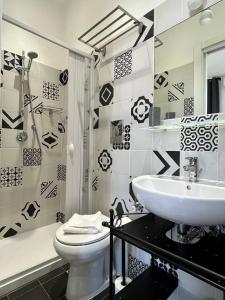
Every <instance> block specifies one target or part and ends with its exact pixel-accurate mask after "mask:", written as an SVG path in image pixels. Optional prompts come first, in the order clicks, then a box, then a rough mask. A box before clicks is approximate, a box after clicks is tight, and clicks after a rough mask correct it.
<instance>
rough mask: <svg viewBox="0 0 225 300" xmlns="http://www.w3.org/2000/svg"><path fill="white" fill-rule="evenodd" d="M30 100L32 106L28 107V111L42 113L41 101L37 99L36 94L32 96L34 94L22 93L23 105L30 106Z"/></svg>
mask: <svg viewBox="0 0 225 300" xmlns="http://www.w3.org/2000/svg"><path fill="white" fill-rule="evenodd" d="M31 102H32V106H33V108H32V109H30V108H29V111H30V112H32V111H33V112H34V113H36V114H42V112H43V102H40V101H39V97H38V96H34V95H28V94H25V95H24V107H30V106H29V105H30V103H31Z"/></svg>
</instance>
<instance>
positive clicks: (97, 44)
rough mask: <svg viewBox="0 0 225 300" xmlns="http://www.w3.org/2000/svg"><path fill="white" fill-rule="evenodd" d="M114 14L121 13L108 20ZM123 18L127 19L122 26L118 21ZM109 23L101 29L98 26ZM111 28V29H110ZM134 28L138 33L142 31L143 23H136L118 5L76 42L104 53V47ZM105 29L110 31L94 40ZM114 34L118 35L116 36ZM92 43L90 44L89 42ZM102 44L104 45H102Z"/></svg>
mask: <svg viewBox="0 0 225 300" xmlns="http://www.w3.org/2000/svg"><path fill="white" fill-rule="evenodd" d="M116 12H121V14H120V15H119V16H118V17H115V18H114V20H113V21H111V19H109V18H110V17H111V16H113V14H115V13H116ZM125 17H128V18H129V19H128V20H126V21H124V22H123V23H122V24H121V23H120V21H122V19H124V18H125ZM107 20H108V21H109V20H110V23H108V24H107V25H105V27H103V28H101V29H100V28H99V27H100V25H102V23H103V22H105V21H107ZM130 23H132V24H131V26H129V27H128V26H127V27H126V28H125V30H124V31H122V32H121V31H120V30H121V29H122V28H124V27H125V26H126V25H128V24H130ZM116 25H118V26H116ZM112 26H113V27H112ZM135 27H138V28H139V32H141V31H142V28H143V23H142V22H140V21H138V20H137V19H136V18H135V17H133V16H132V15H131V14H130V13H128V12H127V11H126V10H125V9H124V8H122V7H121V6H120V5H118V6H117V7H116V8H114V9H113V10H112V11H111V12H110V13H109V14H107V15H106V16H105V17H104V18H102V19H101V20H100V21H99V22H97V23H96V24H95V25H93V26H92V27H91V28H90V29H88V30H87V31H86V32H85V33H84V34H82V35H81V36H80V37H79V38H78V40H79V41H81V42H83V43H84V44H86V45H88V46H90V47H92V48H94V50H95V51H97V52H103V53H104V52H105V49H106V46H108V45H109V44H111V43H112V42H114V41H115V40H117V39H118V38H120V37H121V36H123V35H124V34H126V33H127V32H129V31H130V30H132V29H134V28H135ZM96 28H99V29H100V30H99V31H98V32H97V33H95V29H96ZM107 29H111V31H110V32H109V33H107V34H106V35H104V36H103V37H101V38H99V39H96V38H97V37H98V36H99V35H100V34H102V33H103V32H104V31H106V30H107ZM116 33H118V34H117V35H116ZM114 34H115V35H114ZM112 35H114V36H113V37H112V38H111V39H108V38H109V37H110V36H112ZM91 41H92V42H91ZM103 42H104V43H103ZM101 43H103V45H101Z"/></svg>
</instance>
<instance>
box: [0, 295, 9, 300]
mask: <svg viewBox="0 0 225 300" xmlns="http://www.w3.org/2000/svg"><path fill="white" fill-rule="evenodd" d="M8 299H9V298H8V297H7V296H5V297H3V298H0V300H8Z"/></svg>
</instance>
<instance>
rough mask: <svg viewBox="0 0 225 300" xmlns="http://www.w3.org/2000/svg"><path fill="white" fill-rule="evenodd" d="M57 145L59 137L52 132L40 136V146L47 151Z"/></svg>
mask: <svg viewBox="0 0 225 300" xmlns="http://www.w3.org/2000/svg"><path fill="white" fill-rule="evenodd" d="M58 144H59V137H58V136H57V135H56V134H55V133H54V132H52V131H47V132H46V133H44V134H43V135H42V145H43V146H45V147H46V148H47V149H50V150H51V149H53V148H55V147H56V146H57V145H58Z"/></svg>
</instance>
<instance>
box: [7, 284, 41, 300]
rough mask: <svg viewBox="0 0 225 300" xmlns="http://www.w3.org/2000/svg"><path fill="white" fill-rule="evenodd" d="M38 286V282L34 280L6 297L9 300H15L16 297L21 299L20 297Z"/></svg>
mask: <svg viewBox="0 0 225 300" xmlns="http://www.w3.org/2000/svg"><path fill="white" fill-rule="evenodd" d="M39 286H40V284H39V282H38V281H37V280H35V281H33V282H31V283H29V284H27V285H25V286H23V287H22V288H20V289H17V290H15V291H14V292H12V293H10V294H9V295H8V297H9V300H13V299H17V298H18V297H21V296H22V295H24V294H26V293H28V292H30V291H31V290H33V289H35V288H37V287H39ZM21 299H22V298H21ZM27 299H28V298H27Z"/></svg>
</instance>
